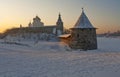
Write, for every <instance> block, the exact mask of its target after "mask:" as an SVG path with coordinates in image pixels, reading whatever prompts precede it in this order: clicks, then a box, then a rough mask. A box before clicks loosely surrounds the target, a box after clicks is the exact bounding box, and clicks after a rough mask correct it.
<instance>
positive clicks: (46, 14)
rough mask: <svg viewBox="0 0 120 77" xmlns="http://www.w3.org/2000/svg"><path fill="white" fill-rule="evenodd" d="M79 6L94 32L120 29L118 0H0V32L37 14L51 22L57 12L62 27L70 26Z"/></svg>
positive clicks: (54, 20) (79, 11) (29, 19)
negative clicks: (61, 21) (95, 29)
mask: <svg viewBox="0 0 120 77" xmlns="http://www.w3.org/2000/svg"><path fill="white" fill-rule="evenodd" d="M82 7H83V8H84V10H85V13H86V15H87V16H88V18H89V20H90V21H91V23H92V24H93V26H94V27H96V28H98V29H97V33H104V32H108V31H110V32H114V31H117V30H120V23H119V22H120V8H119V7H120V0H0V32H4V31H5V30H6V29H10V28H13V27H19V25H20V24H22V25H23V26H24V27H26V26H27V25H28V23H29V22H30V21H31V22H32V19H33V18H34V17H35V16H36V15H38V16H39V17H40V18H41V21H42V22H44V24H45V25H54V24H56V21H57V19H58V14H59V12H60V13H61V15H62V20H63V22H64V27H65V28H72V27H73V26H74V25H75V23H76V21H77V20H78V18H79V16H80V15H81V12H82V9H81V8H82Z"/></svg>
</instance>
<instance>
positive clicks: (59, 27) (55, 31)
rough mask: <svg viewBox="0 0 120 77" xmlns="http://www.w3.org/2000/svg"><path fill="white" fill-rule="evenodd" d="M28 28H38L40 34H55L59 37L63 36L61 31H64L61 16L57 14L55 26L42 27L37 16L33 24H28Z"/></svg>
mask: <svg viewBox="0 0 120 77" xmlns="http://www.w3.org/2000/svg"><path fill="white" fill-rule="evenodd" d="M28 28H29V29H35V28H38V29H39V31H40V32H41V33H49V34H55V35H61V34H63V31H64V27H63V21H62V18H61V14H59V16H58V20H57V22H56V25H44V23H43V22H42V21H41V19H40V18H39V17H38V16H36V17H35V18H33V22H32V23H31V22H30V23H29V24H28ZM36 30H37V29H36Z"/></svg>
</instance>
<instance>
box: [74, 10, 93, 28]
mask: <svg viewBox="0 0 120 77" xmlns="http://www.w3.org/2000/svg"><path fill="white" fill-rule="evenodd" d="M74 28H94V27H93V25H92V24H91V22H90V21H89V19H88V17H87V16H86V14H85V13H84V9H83V8H82V14H81V16H80V17H79V19H78V21H77V22H76V24H75V26H74Z"/></svg>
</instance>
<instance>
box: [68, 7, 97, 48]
mask: <svg viewBox="0 0 120 77" xmlns="http://www.w3.org/2000/svg"><path fill="white" fill-rule="evenodd" d="M69 46H70V47H71V48H73V49H83V50H93V49H97V37H96V28H94V27H93V25H92V24H91V23H90V21H89V19H88V17H87V16H86V14H85V13H84V9H83V8H82V14H81V16H80V18H79V19H78V21H77V23H76V24H75V26H74V27H73V28H71V39H70V43H69Z"/></svg>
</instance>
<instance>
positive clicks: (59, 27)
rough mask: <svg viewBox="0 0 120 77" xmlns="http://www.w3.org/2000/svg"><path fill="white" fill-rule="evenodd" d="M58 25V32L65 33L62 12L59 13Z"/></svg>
mask: <svg viewBox="0 0 120 77" xmlns="http://www.w3.org/2000/svg"><path fill="white" fill-rule="evenodd" d="M56 26H57V34H58V35H60V34H63V29H64V27H63V21H62V19H61V14H59V17H58V20H57V22H56Z"/></svg>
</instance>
